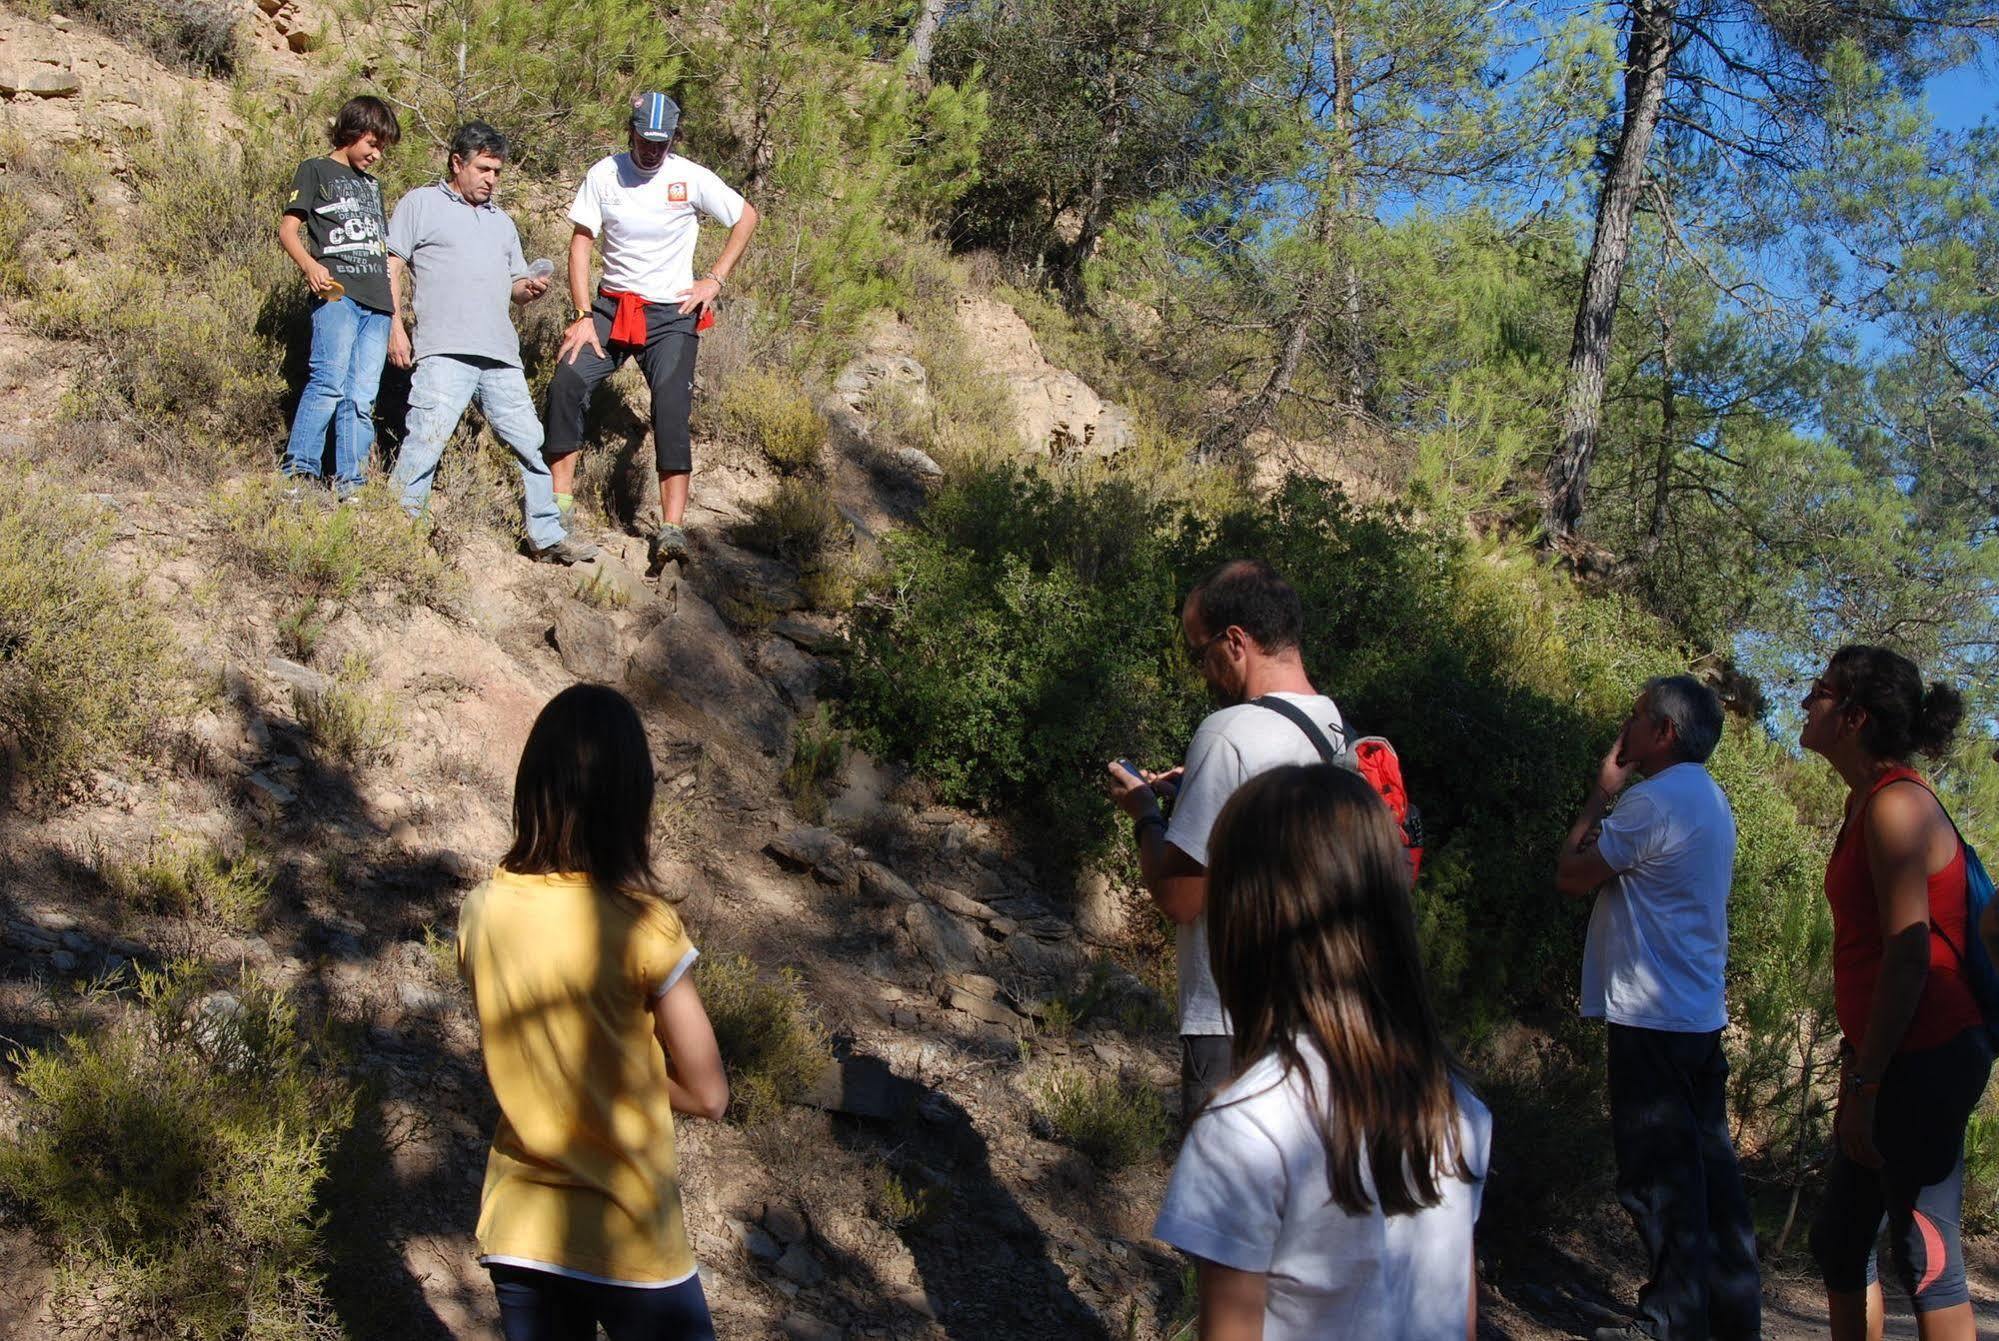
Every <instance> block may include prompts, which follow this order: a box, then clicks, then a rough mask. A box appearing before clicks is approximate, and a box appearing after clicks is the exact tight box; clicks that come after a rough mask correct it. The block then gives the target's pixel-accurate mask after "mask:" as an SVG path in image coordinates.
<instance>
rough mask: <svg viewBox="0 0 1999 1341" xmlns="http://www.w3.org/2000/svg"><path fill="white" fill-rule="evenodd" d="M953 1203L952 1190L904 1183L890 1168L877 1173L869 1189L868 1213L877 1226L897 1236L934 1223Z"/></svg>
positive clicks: (910, 1182) (935, 1185) (911, 1182)
mask: <svg viewBox="0 0 1999 1341" xmlns="http://www.w3.org/2000/svg"><path fill="white" fill-rule="evenodd" d="M950 1203H951V1189H950V1188H949V1187H947V1186H945V1185H943V1184H941V1183H923V1182H915V1181H913V1180H908V1179H904V1178H903V1177H902V1176H901V1175H899V1174H897V1173H896V1172H895V1170H893V1169H890V1168H886V1167H884V1168H881V1169H879V1170H877V1172H876V1177H875V1180H874V1183H873V1185H872V1186H870V1187H869V1189H868V1210H869V1212H870V1213H871V1214H873V1216H874V1218H875V1222H876V1223H877V1224H879V1225H881V1227H882V1228H884V1229H887V1230H889V1231H891V1232H892V1233H897V1234H900V1233H903V1232H905V1231H907V1230H911V1229H919V1228H921V1227H923V1226H924V1225H927V1224H930V1223H932V1222H933V1221H935V1220H937V1219H938V1218H940V1217H941V1216H942V1215H943V1214H944V1212H945V1210H946V1209H947V1208H948V1207H949V1206H950Z"/></svg>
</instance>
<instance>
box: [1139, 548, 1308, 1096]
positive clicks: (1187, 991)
mask: <svg viewBox="0 0 1999 1341" xmlns="http://www.w3.org/2000/svg"><path fill="white" fill-rule="evenodd" d="M1180 632H1181V636H1182V638H1183V639H1184V647H1185V651H1186V654H1187V659H1188V661H1189V662H1191V663H1192V664H1193V665H1194V667H1195V668H1196V669H1198V670H1199V671H1200V672H1201V676H1202V678H1203V679H1205V680H1206V681H1207V682H1208V688H1209V690H1210V691H1211V692H1212V693H1213V695H1214V696H1215V697H1216V698H1217V699H1219V700H1220V701H1221V702H1222V703H1223V704H1224V705H1226V706H1224V707H1223V708H1222V709H1221V710H1220V711H1218V712H1214V713H1210V714H1209V715H1208V717H1207V718H1206V719H1205V720H1203V721H1202V723H1201V725H1200V727H1199V729H1198V730H1196V731H1195V732H1194V740H1193V743H1192V744H1190V745H1189V746H1188V747H1187V756H1186V762H1185V763H1184V764H1182V765H1181V766H1180V767H1179V768H1175V769H1172V770H1170V771H1168V772H1165V773H1148V774H1146V775H1144V776H1142V777H1140V776H1134V775H1133V774H1132V773H1131V771H1130V770H1129V769H1127V768H1126V767H1125V766H1124V765H1122V764H1116V763H1114V764H1112V765H1110V775H1111V777H1110V783H1109V791H1110V796H1111V799H1112V801H1114V802H1115V803H1116V804H1117V806H1118V808H1119V809H1121V810H1123V811H1124V812H1125V813H1126V814H1127V815H1130V816H1131V818H1132V824H1133V826H1134V833H1135V834H1136V837H1137V840H1138V861H1139V870H1140V872H1141V874H1142V876H1143V878H1144V881H1145V888H1146V891H1147V892H1148V893H1149V894H1150V895H1151V896H1152V900H1153V902H1154V903H1157V904H1158V905H1159V908H1160V911H1162V912H1163V913H1165V914H1166V916H1167V917H1169V918H1171V919H1172V921H1173V923H1174V925H1175V927H1176V928H1177V929H1178V930H1177V935H1176V938H1175V943H1176V948H1177V949H1178V951H1179V965H1180V991H1179V998H1180V999H1179V1017H1180V1110H1181V1116H1182V1118H1183V1120H1186V1121H1189V1122H1191V1121H1192V1120H1193V1117H1194V1114H1195V1113H1197V1112H1199V1111H1200V1108H1201V1105H1202V1104H1204V1103H1206V1102H1207V1100H1208V1098H1209V1096H1211V1095H1212V1094H1213V1093H1214V1092H1215V1091H1216V1090H1217V1089H1219V1088H1220V1087H1221V1086H1222V1085H1223V1084H1224V1083H1225V1082H1226V1081H1227V1080H1228V1078H1229V1070H1230V1055H1229V1034H1230V1029H1229V1021H1228V1016H1227V1015H1226V1014H1225V1013H1224V1012H1223V1010H1222V1005H1221V999H1220V997H1219V996H1218V995H1217V993H1216V991H1215V979H1214V974H1213V972H1212V971H1211V970H1210V968H1209V964H1208V936H1207V915H1206V914H1207V903H1208V835H1209V831H1210V830H1212V829H1213V828H1214V824H1215V820H1216V818H1217V817H1218V816H1219V815H1220V814H1221V813H1222V807H1223V806H1224V805H1226V804H1227V803H1228V799H1229V797H1230V796H1231V795H1233V794H1234V792H1235V790H1236V788H1238V787H1240V786H1242V785H1243V783H1245V782H1247V781H1249V780H1250V779H1251V778H1253V777H1255V776H1256V775H1257V774H1259V773H1262V772H1265V771H1266V770H1268V769H1272V768H1278V767H1280V766H1282V765H1285V764H1316V763H1319V762H1321V760H1322V759H1324V758H1325V757H1326V753H1325V749H1322V746H1325V747H1326V748H1330V749H1337V748H1338V747H1339V745H1340V744H1341V743H1342V742H1343V741H1344V740H1345V735H1346V724H1345V721H1344V720H1343V719H1342V718H1341V716H1340V710H1339V708H1338V707H1337V706H1336V705H1335V704H1334V703H1333V701H1332V700H1331V699H1330V698H1327V697H1326V696H1325V695H1324V694H1321V693H1320V692H1319V691H1318V690H1317V689H1315V688H1313V687H1312V682H1311V680H1310V678H1308V677H1307V676H1306V674H1305V664H1304V660H1303V657H1302V649H1301V646H1300V644H1301V643H1302V641H1303V638H1304V632H1305V611H1304V606H1303V605H1302V603H1301V602H1300V601H1299V599H1298V593H1297V592H1296V591H1294V590H1293V589H1292V587H1291V584H1290V583H1288V582H1286V581H1285V580H1284V579H1283V578H1282V577H1280V576H1278V574H1277V571H1276V570H1275V569H1273V568H1272V567H1271V566H1270V565H1269V564H1267V563H1264V562H1263V561H1262V560H1259V559H1237V560H1234V561H1233V562H1230V563H1225V564H1223V565H1222V566H1221V567H1219V568H1217V569H1216V570H1215V571H1214V572H1212V573H1210V574H1208V576H1206V577H1205V578H1203V579H1201V581H1200V582H1199V583H1198V584H1197V585H1196V586H1195V587H1194V589H1193V591H1192V592H1190V593H1188V596H1187V601H1186V604H1185V605H1184V606H1182V607H1181V610H1180ZM1258 700H1262V701H1261V702H1259V701H1258ZM1294 718H1296V719H1297V720H1294ZM1162 792H1163V793H1165V794H1166V795H1168V796H1171V797H1173V798H1174V803H1173V818H1172V820H1171V821H1170V822H1169V821H1168V820H1167V818H1166V817H1165V816H1164V815H1163V814H1162V813H1161V812H1160V808H1159V799H1160V794H1161V793H1162Z"/></svg>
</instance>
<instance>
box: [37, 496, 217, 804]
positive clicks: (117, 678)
mask: <svg viewBox="0 0 1999 1341" xmlns="http://www.w3.org/2000/svg"><path fill="white" fill-rule="evenodd" d="M110 530H111V523H110V518H109V517H108V515H107V514H106V513H105V512H104V510H103V509H101V508H99V507H97V506H96V505H95V504H93V503H91V502H88V501H85V500H80V499H78V498H77V497H76V496H75V495H74V494H73V493H72V492H71V491H69V490H67V489H63V488H58V487H56V486H55V485H52V484H50V483H48V482H46V481H44V480H41V479H39V478H37V477H36V476H33V475H30V474H28V473H27V472H26V471H24V470H21V469H18V468H13V467H8V468H5V469H0V733H4V734H5V735H6V736H8V737H10V738H11V740H12V743H13V747H14V750H15V753H16V757H17V761H18V766H19V769H20V772H21V774H22V776H23V778H24V779H25V780H26V781H28V782H29V783H30V784H31V785H35V786H38V787H41V788H44V789H53V788H58V787H60V786H62V785H63V784H66V783H68V782H70V781H73V780H74V779H76V778H78V777H79V776H81V775H82V774H83V773H85V772H87V771H88V770H89V769H91V768H94V767H97V766H99V765H102V764H105V763H108V762H110V761H112V760H114V759H118V758H120V757H123V756H126V755H128V754H130V753H131V752H133V751H134V750H137V749H139V748H140V747H141V746H143V745H145V744H146V743H148V741H149V740H150V739H151V738H152V736H153V735H154V734H155V733H156V732H157V730H158V729H159V727H160V725H161V724H162V723H163V722H165V721H168V720H170V719H171V718H172V717H173V716H174V715H176V714H177V713H178V712H179V710H180V709H181V707H182V706H183V705H184V703H185V702H186V693H185V688H184V682H183V678H182V675H183V669H184V668H183V664H182V661H181V657H180V652H179V648H178V647H177V646H176V645H175V643H174V640H173V637H172V634H171V633H170V632H169V631H168V629H167V627H166V625H165V623H164V622H163V621H162V620H161V619H160V618H159V616H158V615H157V614H156V613H154V611H153V609H152V608H151V607H150V606H149V605H148V604H147V602H146V601H145V599H144V598H143V596H142V595H141V594H140V592H139V591H138V589H137V586H136V584H135V583H134V582H133V581H132V580H131V579H128V578H125V577H121V576H119V575H118V574H117V573H115V572H114V571H113V570H112V568H111V566H110V565H109V564H108V563H107V562H106V560H105V557H104V546H105V543H106V541H107V540H108V539H109V536H110Z"/></svg>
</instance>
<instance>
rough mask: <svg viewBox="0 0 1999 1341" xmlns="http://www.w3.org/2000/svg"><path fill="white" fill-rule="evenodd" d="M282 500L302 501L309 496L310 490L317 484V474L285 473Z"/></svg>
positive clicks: (288, 501) (289, 501) (290, 501)
mask: <svg viewBox="0 0 1999 1341" xmlns="http://www.w3.org/2000/svg"><path fill="white" fill-rule="evenodd" d="M284 480H285V491H284V500H285V502H287V503H303V502H304V501H305V500H306V499H307V498H308V497H310V496H311V495H310V491H311V490H312V489H313V488H314V487H315V486H317V485H318V484H319V476H317V475H286V476H285V477H284Z"/></svg>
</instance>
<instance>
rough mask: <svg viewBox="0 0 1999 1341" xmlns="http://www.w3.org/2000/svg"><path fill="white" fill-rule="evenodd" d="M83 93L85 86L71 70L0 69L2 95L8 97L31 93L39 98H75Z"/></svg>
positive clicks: (44, 68)
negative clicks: (78, 81)
mask: <svg viewBox="0 0 1999 1341" xmlns="http://www.w3.org/2000/svg"><path fill="white" fill-rule="evenodd" d="M81 92H83V85H81V84H79V83H77V81H76V75H75V73H74V72H72V71H69V70H57V69H51V68H49V67H48V66H45V65H42V66H34V65H31V66H28V67H27V68H25V69H16V70H6V69H0V95H4V96H6V97H12V96H14V95H15V94H17V93H31V94H33V95H34V96H35V97H37V98H74V97H75V96H76V95H77V94H79V93H81Z"/></svg>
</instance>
